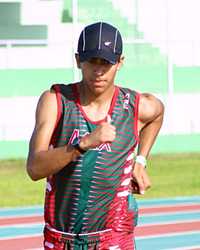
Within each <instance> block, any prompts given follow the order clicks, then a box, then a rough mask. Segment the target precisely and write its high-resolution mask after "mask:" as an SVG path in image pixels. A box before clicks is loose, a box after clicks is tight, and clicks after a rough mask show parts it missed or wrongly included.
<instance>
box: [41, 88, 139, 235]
mask: <svg viewBox="0 0 200 250" xmlns="http://www.w3.org/2000/svg"><path fill="white" fill-rule="evenodd" d="M52 89H54V91H55V92H56V96H57V104H58V119H57V125H56V128H55V131H54V134H53V137H52V141H51V143H52V144H53V146H54V147H60V146H64V145H66V144H69V143H72V142H73V141H74V140H75V139H77V138H79V137H82V136H84V135H85V134H87V133H91V132H92V131H93V130H94V129H95V128H96V127H97V126H98V125H99V124H100V122H101V121H97V122H93V121H91V120H90V119H89V118H88V117H87V115H86V114H85V113H84V111H83V109H82V107H81V105H80V99H79V94H78V89H77V84H69V85H64V84H57V85H53V86H52ZM138 100H139V94H138V93H136V92H135V91H132V90H130V89H127V88H122V87H117V86H116V87H115V93H114V95H113V98H112V102H111V106H110V109H109V112H108V114H109V115H110V116H111V119H112V124H113V125H114V126H115V127H116V138H115V140H114V142H113V143H111V144H109V143H105V144H102V145H100V146H99V147H98V148H95V149H92V150H88V151H87V152H86V153H85V154H83V155H81V156H80V157H78V158H77V159H76V160H75V161H73V162H71V163H69V164H68V165H67V166H65V167H64V168H63V169H62V170H61V171H59V172H58V173H57V174H55V175H53V176H50V177H48V178H47V187H46V199H45V223H46V225H48V227H50V228H53V229H54V230H58V231H61V232H67V233H74V234H80V233H88V232H96V231H100V230H105V229H107V228H112V229H113V230H116V231H123V232H124V231H127V232H130V231H133V228H134V220H135V219H136V215H135V211H134V209H130V208H129V205H128V199H129V184H130V179H131V173H132V163H133V151H134V148H135V147H136V145H137V143H138V133H137V120H138V117H137V115H138Z"/></svg>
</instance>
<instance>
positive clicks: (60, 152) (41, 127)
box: [27, 91, 116, 180]
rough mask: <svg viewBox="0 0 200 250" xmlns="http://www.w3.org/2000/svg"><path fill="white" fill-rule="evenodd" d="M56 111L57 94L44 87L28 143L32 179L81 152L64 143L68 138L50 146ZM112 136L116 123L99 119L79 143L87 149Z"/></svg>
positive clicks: (111, 138)
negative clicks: (62, 142)
mask: <svg viewBox="0 0 200 250" xmlns="http://www.w3.org/2000/svg"><path fill="white" fill-rule="evenodd" d="M57 113H58V110H57V100H56V94H55V93H54V92H50V91H46V92H45V93H44V94H43V95H42V96H41V97H40V100H39V102H38V105H37V110H36V123H35V128H34V131H33V134H32V137H31V140H30V144H29V154H28V159H27V172H28V174H29V176H30V177H31V179H32V180H39V179H42V178H45V177H48V176H50V175H53V174H55V173H57V172H58V171H60V170H61V169H62V168H63V167H65V166H66V165H67V164H68V163H70V162H71V161H73V160H74V159H76V158H77V157H78V156H79V155H80V152H79V151H78V149H75V148H74V147H73V146H71V145H67V142H66V146H62V147H57V148H50V147H49V146H50V142H51V137H52V135H53V132H54V129H55V126H56V120H57ZM115 136H116V131H115V127H114V126H113V125H111V124H110V123H109V122H102V124H100V125H99V126H98V127H97V128H96V129H95V130H94V131H93V132H92V133H90V134H88V135H86V136H84V137H82V138H81V139H80V144H79V145H80V147H81V148H82V149H83V150H89V149H92V148H95V147H97V146H99V145H101V144H102V143H106V142H108V143H111V142H112V141H113V140H114V139H115Z"/></svg>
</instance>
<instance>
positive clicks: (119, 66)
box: [117, 56, 124, 70]
mask: <svg viewBox="0 0 200 250" xmlns="http://www.w3.org/2000/svg"><path fill="white" fill-rule="evenodd" d="M123 63H124V56H120V58H119V60H118V67H117V70H119V69H120V68H121V66H122V65H123Z"/></svg>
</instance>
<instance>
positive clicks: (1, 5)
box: [0, 2, 47, 40]
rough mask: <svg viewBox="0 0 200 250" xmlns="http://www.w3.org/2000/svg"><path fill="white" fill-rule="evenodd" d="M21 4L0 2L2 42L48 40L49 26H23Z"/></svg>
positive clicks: (0, 36) (0, 37)
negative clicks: (21, 22)
mask: <svg viewBox="0 0 200 250" xmlns="http://www.w3.org/2000/svg"><path fill="white" fill-rule="evenodd" d="M20 7H21V3H20V2H16V3H15V2H0V40H11V39H12V40H17V39H19V40H23V39H47V26H45V25H21V24H20Z"/></svg>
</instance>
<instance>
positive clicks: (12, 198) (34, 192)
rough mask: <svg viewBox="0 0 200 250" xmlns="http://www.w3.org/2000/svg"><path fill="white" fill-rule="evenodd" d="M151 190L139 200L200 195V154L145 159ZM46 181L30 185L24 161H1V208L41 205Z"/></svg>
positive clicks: (157, 156) (159, 156) (156, 156)
mask: <svg viewBox="0 0 200 250" xmlns="http://www.w3.org/2000/svg"><path fill="white" fill-rule="evenodd" d="M147 170H148V173H149V176H150V178H151V181H152V187H151V189H150V190H149V191H148V192H146V194H145V195H144V196H142V197H141V196H137V197H138V198H139V197H140V198H145V199H146V198H161V197H162V198H164V197H176V196H190V195H199V194H200V154H176V155H154V156H152V157H151V158H150V159H149V160H148V168H147ZM44 186H45V181H44V180H41V181H37V182H33V181H31V180H30V178H29V177H28V175H27V173H26V170H25V161H24V160H23V159H21V160H1V161H0V197H1V199H0V207H10V206H27V205H38V204H39V205H42V204H43V200H44Z"/></svg>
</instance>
